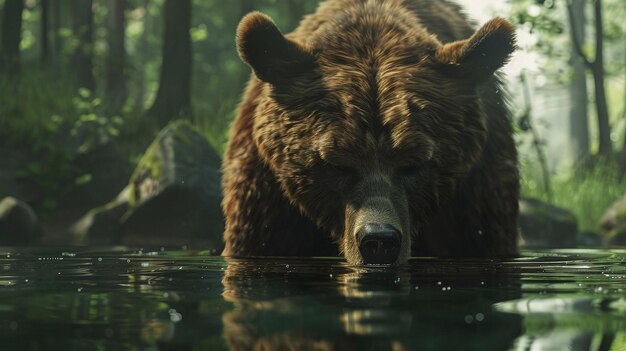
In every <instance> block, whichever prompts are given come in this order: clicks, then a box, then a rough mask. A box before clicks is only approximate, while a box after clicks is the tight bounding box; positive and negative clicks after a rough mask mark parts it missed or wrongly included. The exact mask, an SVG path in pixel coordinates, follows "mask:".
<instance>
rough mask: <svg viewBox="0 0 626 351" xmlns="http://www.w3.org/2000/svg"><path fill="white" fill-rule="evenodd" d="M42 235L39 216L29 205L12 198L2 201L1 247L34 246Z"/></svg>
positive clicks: (0, 209) (0, 212) (0, 216)
mask: <svg viewBox="0 0 626 351" xmlns="http://www.w3.org/2000/svg"><path fill="white" fill-rule="evenodd" d="M41 235H42V230H41V225H40V224H39V220H38V219H37V215H35V212H34V211H33V209H32V208H30V206H28V204H26V203H25V202H23V201H20V200H18V199H16V198H14V197H11V196H7V197H5V198H4V199H2V200H1V201H0V245H32V244H35V243H37V242H38V241H39V239H40V238H41Z"/></svg>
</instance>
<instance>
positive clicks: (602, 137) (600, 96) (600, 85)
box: [592, 0, 613, 155]
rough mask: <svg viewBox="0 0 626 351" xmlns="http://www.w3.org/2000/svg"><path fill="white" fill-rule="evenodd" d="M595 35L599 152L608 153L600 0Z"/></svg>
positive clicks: (595, 10)
mask: <svg viewBox="0 0 626 351" xmlns="http://www.w3.org/2000/svg"><path fill="white" fill-rule="evenodd" d="M593 9H594V14H595V19H596V21H595V37H596V57H595V60H594V64H593V69H592V73H593V82H594V87H595V95H596V113H597V115H598V137H599V147H600V148H599V150H598V151H599V153H600V154H602V155H609V154H611V152H612V151H613V146H612V144H611V125H610V124H609V109H608V106H607V103H606V92H605V90H604V36H603V31H602V28H603V27H602V26H603V22H602V0H595V2H594V5H593Z"/></svg>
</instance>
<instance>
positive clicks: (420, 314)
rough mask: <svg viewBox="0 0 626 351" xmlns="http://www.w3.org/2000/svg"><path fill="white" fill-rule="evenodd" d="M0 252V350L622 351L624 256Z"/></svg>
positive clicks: (625, 331) (625, 344)
mask: <svg viewBox="0 0 626 351" xmlns="http://www.w3.org/2000/svg"><path fill="white" fill-rule="evenodd" d="M0 251H1V255H0V257H1V258H0V267H1V270H0V350H393V351H400V350H585V351H591V350H593V351H596V350H626V294H625V292H624V290H625V289H626V261H625V259H626V250H549V251H547V250H546V251H525V252H523V254H522V257H520V258H517V259H512V260H469V259H463V260H460V259H455V260H450V259H445V260H444V259H434V258H415V259H412V260H411V261H410V263H409V264H408V265H407V266H405V267H401V268H388V267H387V268H385V267H367V268H364V267H351V266H348V265H346V264H345V263H344V262H343V261H342V260H340V259H335V258H313V259H276V258H271V259H229V258H222V257H219V256H212V255H211V254H210V253H209V252H202V251H191V250H178V251H176V250H165V249H156V250H129V249H127V248H123V247H107V248H99V249H94V248H80V249H79V248H71V249H70V248H66V249H59V248H54V249H15V250H13V249H9V248H3V249H0Z"/></svg>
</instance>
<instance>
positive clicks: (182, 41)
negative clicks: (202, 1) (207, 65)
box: [148, 0, 191, 127]
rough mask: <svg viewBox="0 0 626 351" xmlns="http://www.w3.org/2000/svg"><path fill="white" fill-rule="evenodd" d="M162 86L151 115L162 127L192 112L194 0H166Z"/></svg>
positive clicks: (160, 85)
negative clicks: (192, 0)
mask: <svg viewBox="0 0 626 351" xmlns="http://www.w3.org/2000/svg"><path fill="white" fill-rule="evenodd" d="M164 13H165V28H164V30H163V56H162V57H163V62H162V63H161V78H160V79H159V90H158V92H157V95H156V98H155V100H154V104H153V105H152V107H151V108H150V110H149V111H148V115H150V116H151V117H153V118H156V120H157V123H158V125H159V127H164V126H165V125H166V124H167V123H168V122H169V121H171V120H173V119H176V118H179V117H190V114H191V98H190V90H191V38H190V36H189V28H190V26H191V0H165V5H164Z"/></svg>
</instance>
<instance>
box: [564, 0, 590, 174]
mask: <svg viewBox="0 0 626 351" xmlns="http://www.w3.org/2000/svg"><path fill="white" fill-rule="evenodd" d="M571 15H572V16H574V21H571V22H570V23H575V24H576V26H577V27H576V28H573V27H571V28H570V31H569V33H570V37H572V40H571V42H572V43H573V42H576V41H578V42H580V43H581V44H582V42H583V41H584V38H585V0H572V14H571ZM573 36H578V38H573ZM570 64H571V68H572V81H571V84H570V86H569V95H570V142H571V146H572V153H573V155H572V156H573V158H574V162H575V163H578V162H580V161H582V160H584V159H585V158H586V157H587V156H588V155H589V122H588V116H587V101H588V98H587V96H588V95H587V77H586V70H585V66H584V64H583V62H582V59H581V58H580V56H579V55H578V52H577V51H576V49H575V48H574V47H573V45H572V49H571V54H570Z"/></svg>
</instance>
